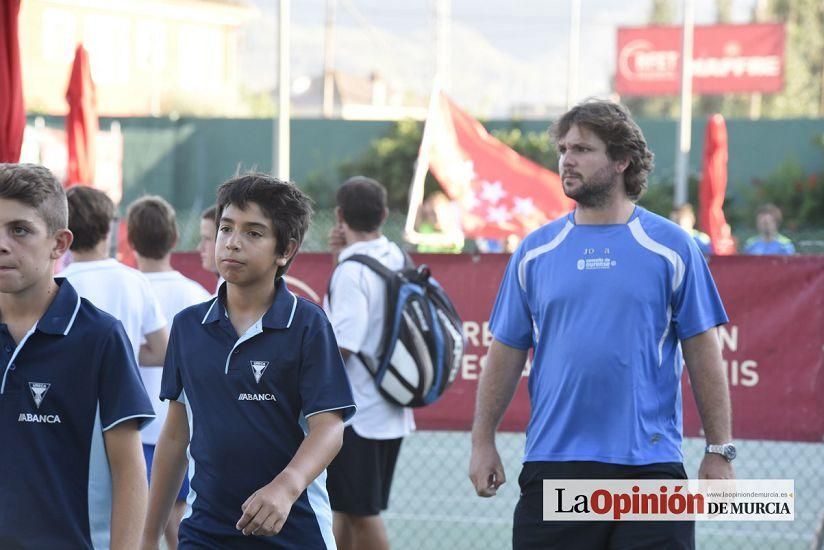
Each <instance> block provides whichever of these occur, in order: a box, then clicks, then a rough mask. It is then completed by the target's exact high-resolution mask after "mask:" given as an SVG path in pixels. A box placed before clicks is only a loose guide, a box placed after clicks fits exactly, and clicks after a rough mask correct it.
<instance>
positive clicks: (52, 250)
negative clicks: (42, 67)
mask: <svg viewBox="0 0 824 550" xmlns="http://www.w3.org/2000/svg"><path fill="white" fill-rule="evenodd" d="M67 226H68V207H67V203H66V194H65V192H64V191H63V188H62V186H61V185H60V183H59V182H58V181H57V180H56V179H55V178H54V176H53V175H52V174H51V173H50V172H49V171H48V170H47V169H46V168H44V167H42V166H35V165H26V164H0V314H2V323H0V357H2V360H0V368H2V382H0V440H1V441H2V442H3V443H2V445H0V472H2V477H3V481H2V483H0V548H4V549H6V548H33V549H39V548H49V549H51V548H92V547H94V548H109V547H111V548H123V549H128V548H134V547H135V546H136V545H137V544H139V541H140V532H141V528H142V526H143V519H144V517H145V508H146V492H147V488H146V466H145V463H144V461H143V456H142V452H141V447H140V436H139V434H138V427H139V426H138V425H139V424H142V423H144V422H145V421H146V420H147V419H151V418H153V417H154V413H153V412H152V407H151V404H150V402H149V399H148V396H147V395H146V392H145V390H144V389H143V384H142V383H141V381H140V375H139V374H138V371H137V365H136V364H135V360H134V354H133V353H132V350H131V345H130V343H129V341H128V338H127V337H126V334H125V332H124V330H123V327H122V325H121V324H120V322H119V321H117V320H116V319H115V318H113V317H112V316H110V315H108V314H106V313H104V312H102V311H100V310H99V309H97V308H96V307H94V306H93V305H92V304H91V303H89V302H88V301H86V300H84V299H81V298H80V297H79V296H78V295H77V292H75V290H74V288H73V287H72V286H71V284H70V283H69V282H68V281H67V280H65V279H62V278H60V279H53V278H52V275H51V274H52V272H53V269H54V262H55V261H56V260H57V259H59V258H60V256H62V255H63V254H64V253H65V252H66V250H68V248H69V246H70V244H71V241H72V234H71V232H70V231H69V230H68V229H67Z"/></svg>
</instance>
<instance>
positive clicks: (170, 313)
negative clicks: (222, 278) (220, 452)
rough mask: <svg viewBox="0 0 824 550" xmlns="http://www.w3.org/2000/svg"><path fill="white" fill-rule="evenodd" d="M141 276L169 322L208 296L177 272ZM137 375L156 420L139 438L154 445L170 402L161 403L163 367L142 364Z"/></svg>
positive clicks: (203, 290) (198, 286) (164, 420)
mask: <svg viewBox="0 0 824 550" xmlns="http://www.w3.org/2000/svg"><path fill="white" fill-rule="evenodd" d="M144 275H146V278H147V279H149V283H151V285H152V290H153V291H154V293H155V295H156V296H157V299H158V301H159V302H160V307H161V308H162V309H163V315H165V316H166V318H167V319H168V320H169V321H171V320H172V319H174V317H175V315H177V314H178V313H180V312H181V311H183V310H184V309H186V308H187V307H189V306H193V305H195V304H199V303H201V302H205V301H206V300H208V299H209V298H210V297H211V296H210V295H209V292H208V291H207V290H206V289H205V288H203V287H202V286H200V285H199V284H198V283H196V282H195V281H193V280H191V279H187V278H186V277H184V276H183V275H182V274H181V273H179V272H177V271H160V272H154V273H144ZM140 376H141V377H142V378H143V384H144V385H145V386H146V391H147V392H149V397H150V398H151V400H152V405H153V406H154V410H155V414H156V415H157V416H156V418H155V421H154V422H152V423H151V424H149V425H148V426H146V428H145V429H144V430H143V431H142V432H140V438H141V439H142V441H143V443H146V444H149V445H156V444H157V439H158V437H160V430H162V429H163V424H164V422H166V415H167V413H168V410H169V403H168V402H166V401H161V400H160V381H161V379H162V378H163V368H162V365H157V366H143V365H141V366H140Z"/></svg>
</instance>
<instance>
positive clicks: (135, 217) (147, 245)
mask: <svg viewBox="0 0 824 550" xmlns="http://www.w3.org/2000/svg"><path fill="white" fill-rule="evenodd" d="M126 223H127V228H128V235H129V245H130V246H131V247H132V249H134V252H135V258H136V260H137V268H138V269H139V270H140V271H141V272H142V273H143V274H145V275H146V278H148V279H149V283H150V284H151V286H152V290H154V292H155V295H156V296H157V298H158V300H159V302H160V307H161V308H162V309H163V314H164V315H165V317H166V318H167V319H169V320H170V321H171V320H172V319H174V317H175V315H177V314H178V313H179V312H180V311H182V310H183V309H185V308H187V307H189V306H192V305H195V304H199V303H200V302H205V301H206V300H208V299H209V297H210V294H209V292H207V291H206V289H205V288H203V287H202V286H200V285H199V284H198V283H196V282H195V281H193V280H191V279H187V278H186V277H184V276H183V275H182V274H181V273H180V272H179V271H176V270H175V269H174V268H173V267H172V263H171V258H172V249H173V248H174V247H175V246H176V245H177V240H178V230H177V221H176V218H175V211H174V208H172V205H171V204H169V203H168V202H166V201H165V200H164V199H163V198H161V197H158V196H148V197H143V198H140V199H137V200H136V201H134V202H133V203H132V204H131V205H129V209H128V211H127V213H126ZM212 250H214V248H212ZM140 375H141V377H142V378H143V384H144V385H145V386H146V391H147V392H148V393H149V397H150V398H151V400H152V405H153V406H154V410H155V414H157V419H156V421H155V422H154V423H152V424H151V425H150V426H149V427H147V428H146V429H144V430H143V431H142V432H141V433H140V435H141V440H142V442H143V454H144V456H145V458H146V468H147V470H148V474H149V483H150V484H151V469H152V459H153V457H154V450H155V445H156V444H157V439H158V437H159V436H160V430H161V429H162V428H163V423H164V422H165V421H166V415H167V413H168V409H169V404H168V403H167V402H165V401H161V400H160V381H161V378H162V376H163V363H162V362H160V363H157V364H154V365H152V364H149V365H144V364H141V365H140ZM188 494H189V480H188V477H185V478H183V484H182V485H181V487H180V491H179V492H178V495H177V500H176V501H175V504H174V507H173V509H172V513H171V515H170V517H169V522H168V523H167V524H166V529H165V539H166V547H167V548H168V549H170V550H174V549H175V548H177V531H178V527H179V525H180V520H181V519H183V513H184V512H185V510H186V496H187V495H188Z"/></svg>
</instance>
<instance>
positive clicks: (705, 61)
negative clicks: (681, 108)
mask: <svg viewBox="0 0 824 550" xmlns="http://www.w3.org/2000/svg"><path fill="white" fill-rule="evenodd" d="M692 70H693V75H694V76H695V77H696V78H728V77H730V76H734V77H742V76H762V77H763V76H772V77H775V76H781V59H780V58H779V57H778V56H777V55H768V56H763V57H759V56H753V57H701V58H696V59H694V60H693V62H692Z"/></svg>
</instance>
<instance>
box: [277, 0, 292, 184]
mask: <svg viewBox="0 0 824 550" xmlns="http://www.w3.org/2000/svg"><path fill="white" fill-rule="evenodd" d="M290 1H291V0H280V2H279V10H278V116H277V120H276V123H275V133H276V136H277V139H275V140H273V141H274V142H275V145H274V147H273V149H274V151H273V155H272V156H273V159H275V162H276V163H277V168H275V170H277V177H278V178H280V179H282V180H284V181H288V180H289V119H290V104H289V94H290V92H291V89H292V86H291V77H290V75H289V68H290V67H289V26H290V25H289V18H290V15H289V11H290V10H289V4H290ZM273 168H274V167H273Z"/></svg>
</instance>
